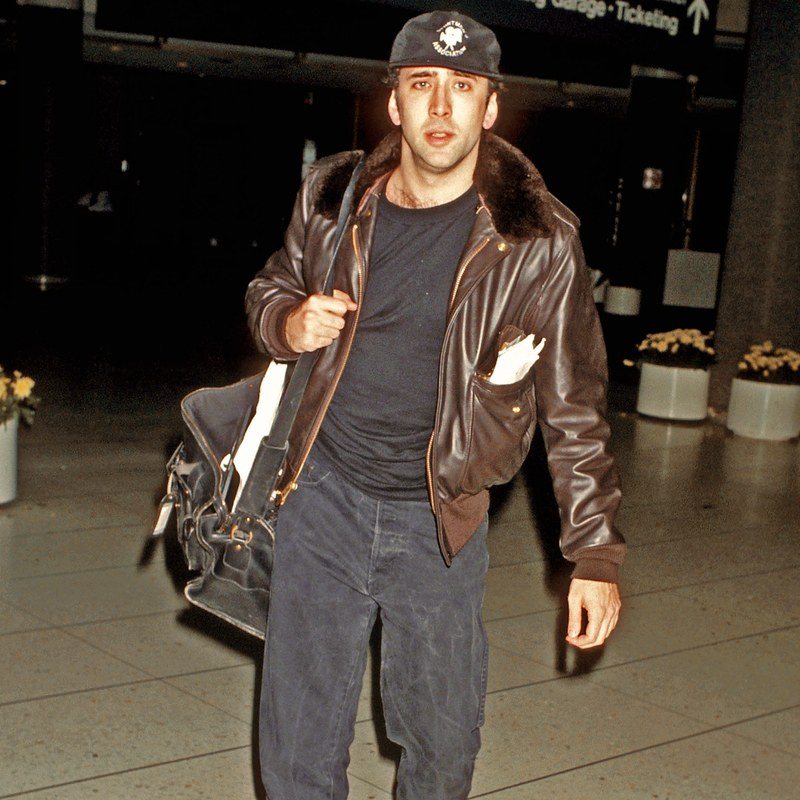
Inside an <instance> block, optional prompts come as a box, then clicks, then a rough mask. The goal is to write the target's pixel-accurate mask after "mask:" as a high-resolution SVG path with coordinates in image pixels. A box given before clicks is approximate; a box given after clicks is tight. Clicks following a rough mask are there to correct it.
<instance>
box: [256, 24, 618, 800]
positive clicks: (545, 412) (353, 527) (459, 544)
mask: <svg viewBox="0 0 800 800" xmlns="http://www.w3.org/2000/svg"><path fill="white" fill-rule="evenodd" d="M499 58H500V48H499V46H498V44H497V41H496V39H495V37H494V34H493V33H492V32H491V31H490V30H488V29H487V28H485V27H483V26H482V25H480V24H478V23H477V22H475V21H474V20H472V19H470V18H468V17H465V16H463V15H461V14H459V13H457V12H433V13H429V14H423V15H422V16H419V17H416V18H414V19H412V20H410V21H409V22H408V23H407V24H406V25H405V27H404V28H403V29H402V30H401V32H400V34H399V35H398V36H397V38H396V40H395V42H394V46H393V48H392V54H391V59H390V80H391V83H392V91H391V96H390V98H389V105H388V110H389V116H390V118H391V120H392V122H393V123H394V125H395V126H397V128H398V130H397V131H395V133H394V134H391V135H390V136H389V137H387V139H386V140H384V141H383V142H382V143H381V144H380V145H379V147H378V148H377V150H376V151H375V152H374V153H372V154H371V155H370V156H369V158H368V159H367V162H366V164H365V167H364V170H363V172H362V174H361V176H360V178H359V181H358V184H357V187H356V203H355V208H354V211H353V213H352V216H351V219H350V222H349V226H348V229H347V235H346V236H345V238H344V240H343V243H342V247H341V249H340V252H339V256H338V258H337V261H336V265H335V273H334V274H335V280H334V287H335V289H334V291H333V296H331V297H326V296H324V295H322V294H320V292H321V290H322V286H323V282H324V276H325V271H326V268H327V267H328V263H329V260H330V257H331V251H332V248H333V244H334V243H333V241H332V239H333V230H334V228H335V224H336V217H337V214H338V210H339V205H340V203H341V198H342V194H343V190H344V188H345V185H346V184H347V182H348V180H349V178H350V175H351V173H352V171H353V168H354V164H355V160H356V158H357V154H353V153H345V154H340V155H338V156H332V157H330V158H328V159H324V160H323V161H321V162H319V163H318V165H317V166H316V168H315V169H313V170H312V172H311V173H310V175H309V177H308V178H307V180H306V182H305V183H304V185H303V187H302V189H301V191H300V193H299V195H298V198H297V202H296V205H295V209H294V214H293V217H292V220H291V223H290V226H289V229H288V231H287V234H286V240H285V245H284V247H283V248H282V249H281V250H280V251H278V252H277V253H276V254H275V255H273V256H272V257H271V258H270V260H269V261H268V262H267V265H266V266H265V268H264V269H263V270H262V271H261V272H260V273H259V274H258V275H257V276H256V278H255V279H254V280H253V282H252V283H251V284H250V287H249V289H248V293H247V310H248V315H249V321H250V324H251V327H252V330H253V333H254V335H255V337H256V340H257V341H258V342H259V343H260V344H261V345H262V346H263V347H264V349H265V350H266V351H267V352H268V353H270V354H271V355H272V356H273V357H275V358H277V359H285V360H291V359H294V358H297V355H298V353H301V352H304V351H319V358H318V361H317V364H316V367H315V369H314V373H313V375H312V377H311V380H310V382H309V385H308V388H307V390H306V393H305V395H304V397H303V402H302V405H301V409H300V413H299V414H298V418H297V422H296V424H295V427H294V430H293V431H292V435H291V439H290V450H289V454H288V458H287V464H286V471H285V475H284V482H283V485H282V486H281V487H280V488H281V491H282V500H283V506H282V508H281V511H280V515H279V518H278V530H277V536H276V551H275V565H274V573H273V585H272V596H271V608H270V616H269V625H268V632H267V644H266V657H265V664H264V674H263V690H262V695H261V719H260V737H261V742H260V748H261V765H262V776H263V780H264V783H265V786H266V789H267V793H268V796H269V797H270V798H272V799H273V800H322V798H326V799H330V798H333V799H334V800H342V799H343V798H345V797H346V796H347V777H346V769H347V765H348V747H349V745H350V743H351V741H352V737H353V730H354V722H355V715H356V708H357V701H358V696H359V690H360V685H361V681H362V676H363V671H364V666H365V660H366V650H367V644H368V639H369V635H370V631H371V629H372V627H373V623H374V622H375V619H376V616H377V615H380V617H381V622H382V634H381V697H382V702H383V709H384V716H385V720H386V730H387V734H388V736H389V738H390V739H392V740H393V741H395V742H396V743H398V744H399V745H400V747H401V748H402V758H401V761H400V766H399V770H398V776H397V787H398V789H397V792H398V793H397V796H398V798H400V799H401V800H458V799H460V798H466V797H467V795H468V793H469V789H470V783H471V780H472V770H473V762H474V759H475V756H476V754H477V752H478V748H479V745H480V735H479V728H480V725H481V724H482V722H483V706H484V698H485V694H486V675H487V663H488V662H487V645H486V636H485V633H484V629H483V625H482V622H481V603H482V599H483V590H484V578H485V575H486V570H487V566H488V556H487V547H486V527H487V522H486V512H487V508H488V492H487V491H486V489H487V487H488V486H490V485H492V484H495V483H500V482H503V481H507V480H509V479H510V478H511V477H512V476H513V475H514V474H515V473H516V471H517V470H518V469H519V467H520V465H521V464H522V462H523V460H524V458H525V456H526V454H527V451H528V448H529V446H530V442H531V438H532V435H533V433H534V430H535V427H536V424H537V418H538V423H539V425H540V426H541V428H542V432H543V434H544V439H545V443H546V445H547V448H548V460H549V465H550V469H551V473H552V476H553V481H554V488H555V492H556V496H557V499H558V501H559V505H560V509H561V515H562V528H563V530H562V536H561V548H562V551H563V553H564V555H565V556H566V557H567V558H568V559H570V560H572V561H575V562H577V565H576V568H575V571H574V573H573V580H572V584H571V588H570V591H569V608H570V613H569V624H568V632H567V637H566V638H567V641H568V642H570V643H571V644H573V645H574V646H576V647H580V648H586V647H594V646H597V645H599V644H601V643H602V642H603V641H604V640H605V639H606V637H607V636H608V634H609V633H610V632H611V630H612V629H613V628H614V626H615V625H616V622H617V615H618V612H619V607H620V601H619V593H618V590H617V584H616V580H617V565H618V564H619V563H620V562H621V561H622V557H623V552H624V542H623V539H622V537H621V536H620V535H619V534H618V533H616V532H615V530H614V528H613V516H614V513H615V510H616V507H617V505H618V502H619V490H618V486H617V480H616V476H615V473H614V470H613V465H612V462H611V458H610V456H609V455H608V453H607V451H606V442H607V439H608V427H607V425H606V423H605V421H604V419H603V407H604V401H605V353H604V349H603V344H602V339H601V334H600V331H599V327H598V322H597V317H596V313H595V309H594V305H593V302H592V297H591V293H590V288H589V285H588V279H587V274H586V268H585V264H584V261H583V257H582V252H581V246H580V243H579V239H578V230H577V228H578V220H577V219H576V218H575V216H574V215H573V214H572V213H571V212H570V211H569V210H568V209H566V208H565V207H564V206H563V205H561V204H560V203H559V202H558V201H557V200H556V199H555V198H553V197H552V196H551V195H550V194H549V193H548V192H547V190H546V188H545V186H544V183H543V182H542V180H541V178H540V176H539V174H538V173H537V172H536V170H535V168H534V167H533V165H532V164H530V162H528V161H527V159H525V157H524V156H523V155H522V154H521V153H520V152H519V151H517V150H515V149H514V148H512V147H511V146H510V145H509V144H507V143H505V142H504V141H502V140H500V139H498V138H497V137H495V136H493V135H492V134H490V133H489V132H488V131H489V129H490V128H491V127H492V125H493V123H494V122H495V119H496V118H497V114H498V97H497V83H496V81H497V80H498V79H499V73H498V66H499ZM529 334H533V335H534V336H533V338H534V341H535V342H536V344H537V345H539V346H541V342H542V341H544V342H545V343H544V346H543V349H540V350H539V360H538V361H537V362H536V363H535V365H534V364H533V361H534V360H535V355H534V352H535V351H534V349H533V347H532V345H531V341H530V338H528V335H529ZM514 345H516V347H514ZM501 351H503V354H502V355H501ZM501 361H502V362H503V364H502V367H501ZM509 361H511V363H510V364H509V363H508V362H509ZM500 373H510V375H509V374H505V375H501V374H500ZM582 609H586V610H587V612H588V624H587V626H586V630H585V631H584V632H583V633H581V614H582Z"/></svg>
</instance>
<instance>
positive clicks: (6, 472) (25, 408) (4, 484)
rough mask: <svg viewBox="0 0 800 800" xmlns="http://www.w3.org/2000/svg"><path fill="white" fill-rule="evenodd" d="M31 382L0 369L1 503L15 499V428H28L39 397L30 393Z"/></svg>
mask: <svg viewBox="0 0 800 800" xmlns="http://www.w3.org/2000/svg"><path fill="white" fill-rule="evenodd" d="M33 387H34V381H33V380H32V379H31V378H28V377H26V376H25V375H23V374H22V373H21V372H17V371H16V370H14V372H12V373H11V374H10V375H9V374H6V372H5V371H4V370H3V367H2V366H0V504H2V503H10V502H11V501H12V500H13V499H14V498H15V497H16V496H17V428H18V425H19V420H20V419H21V420H22V421H23V422H24V423H26V424H27V425H30V424H31V423H32V422H33V415H34V412H35V409H36V404H37V403H38V402H39V398H38V397H36V396H35V395H34V394H33Z"/></svg>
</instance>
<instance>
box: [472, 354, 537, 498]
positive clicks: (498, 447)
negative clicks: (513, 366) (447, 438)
mask: <svg viewBox="0 0 800 800" xmlns="http://www.w3.org/2000/svg"><path fill="white" fill-rule="evenodd" d="M535 422H536V411H535V404H534V390H533V371H532V370H530V371H528V373H527V374H526V375H525V376H524V377H523V378H522V379H521V380H519V381H516V382H515V383H507V384H493V383H491V382H489V381H488V380H487V379H486V378H484V377H482V376H481V375H478V374H476V375H474V376H473V378H472V402H471V409H470V421H469V444H468V447H467V455H466V459H465V462H464V468H463V471H462V474H461V480H460V482H459V483H460V488H461V490H462V491H464V492H466V493H467V494H475V493H477V492H479V491H481V490H482V489H485V488H487V487H489V486H493V485H494V484H497V483H505V482H506V481H509V480H511V478H513V477H514V475H515V474H516V473H517V471H518V470H519V468H520V467H521V466H522V462H523V461H524V460H525V457H526V456H527V454H528V450H529V449H530V446H531V439H532V437H533V428H534V424H535Z"/></svg>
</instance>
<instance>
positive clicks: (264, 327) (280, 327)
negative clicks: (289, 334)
mask: <svg viewBox="0 0 800 800" xmlns="http://www.w3.org/2000/svg"><path fill="white" fill-rule="evenodd" d="M296 305H297V303H296V302H295V301H293V300H286V301H284V302H282V303H281V304H280V305H277V307H276V306H273V307H272V308H271V309H270V313H269V315H267V314H266V313H265V312H262V314H261V339H262V340H263V342H264V345H265V346H266V348H267V352H268V353H270V354H271V355H272V356H273V357H274V358H277V359H278V360H280V361H296V360H297V359H298V358H299V357H300V354H299V353H295V352H294V350H292V349H291V348H290V347H289V343H288V342H287V341H286V318H287V317H288V316H289V313H290V312H291V311H292V310H293V309H294V307H295V306H296Z"/></svg>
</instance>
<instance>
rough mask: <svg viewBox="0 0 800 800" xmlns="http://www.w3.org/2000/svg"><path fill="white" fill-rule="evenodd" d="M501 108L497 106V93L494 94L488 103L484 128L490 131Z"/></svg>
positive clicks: (484, 117)
mask: <svg viewBox="0 0 800 800" xmlns="http://www.w3.org/2000/svg"><path fill="white" fill-rule="evenodd" d="M498 111H499V108H498V106H497V92H492V93H491V95H489V99H488V100H487V101H486V111H485V112H484V115H483V127H484V128H485V129H486V130H487V131H488V130H489V128H491V127H492V125H494V123H495V121H496V120H497V114H498Z"/></svg>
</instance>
